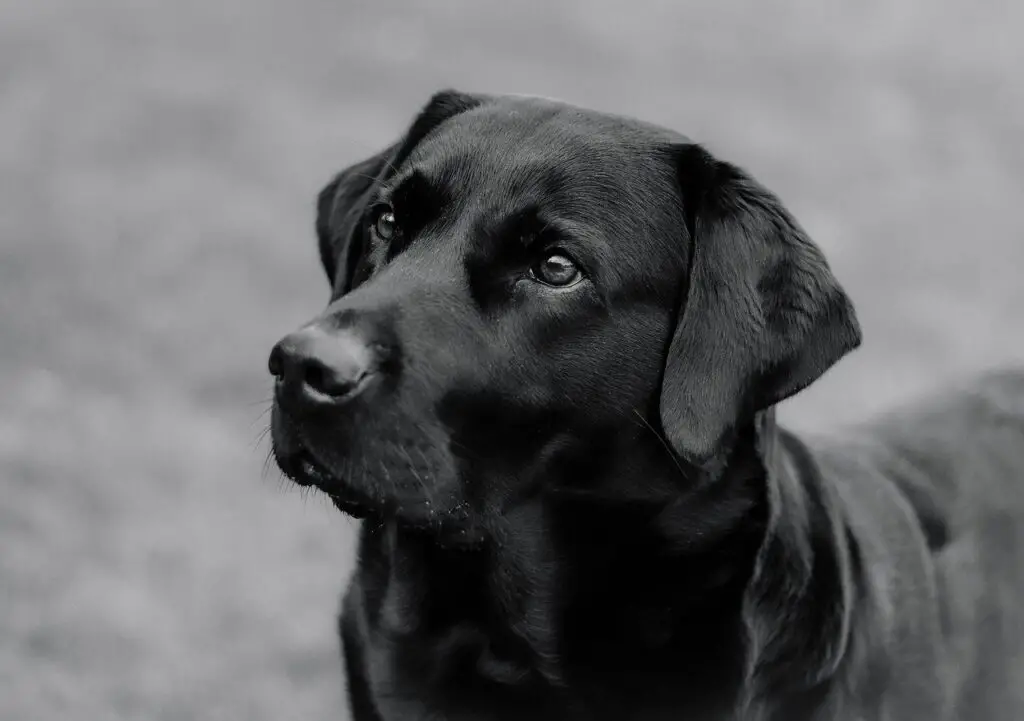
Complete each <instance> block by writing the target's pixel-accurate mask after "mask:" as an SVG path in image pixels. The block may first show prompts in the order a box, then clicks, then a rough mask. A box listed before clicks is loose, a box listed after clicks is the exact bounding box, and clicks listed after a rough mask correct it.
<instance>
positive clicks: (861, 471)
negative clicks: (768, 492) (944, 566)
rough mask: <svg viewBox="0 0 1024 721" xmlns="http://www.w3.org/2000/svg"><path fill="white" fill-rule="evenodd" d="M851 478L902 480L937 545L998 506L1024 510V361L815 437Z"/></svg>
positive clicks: (846, 479)
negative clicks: (1018, 366)
mask: <svg viewBox="0 0 1024 721" xmlns="http://www.w3.org/2000/svg"><path fill="white" fill-rule="evenodd" d="M809 442H810V443H811V444H812V445H813V446H814V447H815V452H816V454H817V456H818V457H819V459H820V460H821V463H822V465H823V466H824V468H823V472H824V473H828V474H829V475H830V476H833V477H835V478H836V479H837V480H838V482H840V483H841V484H843V485H852V486H854V488H853V489H851V490H852V491H853V492H856V491H857V489H856V488H855V487H856V486H857V485H858V484H861V485H864V486H870V485H873V484H874V483H883V484H887V485H891V486H893V487H895V489H896V490H897V491H898V492H899V493H900V495H901V496H902V497H903V499H904V500H905V501H906V503H907V504H909V506H910V507H911V508H912V509H913V511H914V513H915V514H916V516H917V518H918V521H919V522H920V524H921V527H922V530H923V531H924V533H925V536H926V538H927V540H928V544H929V546H930V547H931V548H932V549H933V550H938V549H940V548H942V547H943V546H945V545H946V544H947V543H948V542H949V541H950V539H951V538H952V537H954V536H956V535H957V534H959V533H963V532H964V531H966V530H968V529H970V528H971V527H973V526H976V525H977V524H979V523H983V522H984V519H985V517H986V516H987V515H989V514H992V513H1000V514H1003V513H1012V514H1015V515H1016V516H1017V517H1020V518H1024V503H1022V498H1024V493H1022V491H1024V477H1022V472H1021V470H1020V469H1021V468H1024V369H1022V370H1016V369H1006V370H995V371H989V372H986V373H983V374H980V375H976V376H974V377H972V378H969V379H966V380H961V381H959V382H956V383H951V384H949V385H948V386H947V387H946V388H945V389H943V390H941V391H938V392H932V393H930V394H928V395H927V396H926V397H923V398H919V399H917V400H914V401H910V402H906V403H903V404H901V405H899V406H897V407H895V408H893V409H891V410H889V411H888V412H886V413H884V414H883V415H881V416H879V417H877V418H874V419H872V420H870V421H868V422H865V423H862V424H861V425H859V426H857V427H854V428H847V429H844V431H843V433H842V434H831V435H828V436H819V437H816V438H813V439H810V440H809Z"/></svg>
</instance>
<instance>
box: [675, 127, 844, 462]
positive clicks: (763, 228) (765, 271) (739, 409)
mask: <svg viewBox="0 0 1024 721" xmlns="http://www.w3.org/2000/svg"><path fill="white" fill-rule="evenodd" d="M673 150H674V161H675V163H676V167H677V169H678V178H679V183H680V187H681V191H682V196H683V198H682V203H683V210H684V214H685V217H686V225H687V231H688V234H689V236H690V237H689V239H688V240H689V243H690V248H691V250H690V265H689V282H688V284H687V288H686V290H685V292H684V294H683V299H682V301H681V302H682V305H681V308H680V311H679V315H678V317H677V320H676V329H675V332H674V336H673V338H672V341H671V343H670V345H669V350H668V355H667V358H666V364H665V372H664V377H663V381H662V390H661V399H660V402H661V422H662V427H663V429H664V431H665V434H666V437H667V439H668V441H669V443H670V444H671V446H672V447H673V449H674V450H675V451H676V452H677V453H678V454H679V455H680V456H681V457H682V458H684V459H685V460H686V461H688V462H690V463H692V464H694V465H695V466H697V467H700V468H703V469H706V470H710V469H712V468H714V467H717V466H718V465H719V464H720V463H721V462H723V461H724V459H725V455H726V454H727V453H728V450H729V448H730V447H731V444H732V440H733V434H734V432H735V431H736V430H737V426H738V425H739V424H742V423H744V422H745V421H748V420H750V419H751V418H752V417H753V415H754V413H756V412H757V411H760V410H762V409H764V408H767V407H769V406H771V405H773V404H775V403H778V402H779V401H781V400H783V399H785V398H788V397H789V396H791V395H793V394H794V393H796V392H797V391H799V390H801V389H802V388H804V387H805V386H807V385H809V384H810V383H811V382H813V381H814V380H815V379H817V378H818V377H819V376H821V375H822V374H823V373H824V372H825V371H826V370H828V369H829V368H830V367H831V366H832V365H833V364H834V363H835V362H836V361H838V360H839V359H840V358H842V357H843V356H844V355H845V354H846V353H848V352H850V351H851V350H853V349H854V348H856V347H857V346H858V345H860V340H861V332H860V326H859V324H858V322H857V318H856V315H855V313H854V310H853V306H852V304H851V302H850V299H849V298H848V297H847V295H846V293H845V292H844V291H843V289H842V288H841V287H840V286H839V283H838V282H837V281H836V279H835V277H834V276H833V275H832V272H831V270H830V269H829V266H828V263H827V262H826V261H825V258H824V256H823V255H822V253H821V251H820V250H819V248H818V247H817V246H816V245H815V244H814V243H813V242H812V241H811V239H810V238H808V237H807V235H806V233H804V231H803V229H802V228H801V227H800V226H799V225H798V224H797V222H796V221H795V220H794V219H793V218H792V217H791V216H790V215H789V213H788V212H787V211H786V209H785V208H783V206H782V204H781V202H780V201H779V199H778V198H776V197H775V196H774V195H773V194H772V193H770V192H768V191H767V190H766V189H765V188H764V187H762V186H761V185H760V184H758V183H757V182H756V181H755V180H753V179H752V178H751V177H750V176H748V175H747V174H746V173H744V172H743V171H742V170H740V169H739V168H737V167H735V166H733V165H730V164H728V163H725V162H721V161H719V160H717V159H715V158H714V157H712V156H711V154H710V153H708V152H707V151H706V150H704V149H703V148H701V147H700V146H698V145H694V144H685V145H680V146H677V147H676V148H674V149H673Z"/></svg>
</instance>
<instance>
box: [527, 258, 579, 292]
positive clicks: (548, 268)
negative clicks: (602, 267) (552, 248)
mask: <svg viewBox="0 0 1024 721" xmlns="http://www.w3.org/2000/svg"><path fill="white" fill-rule="evenodd" d="M530 275H531V276H532V277H533V278H534V279H536V280H538V281H540V282H541V283H543V284H544V285H551V286H554V287H556V288H566V287H568V286H570V285H575V284H576V283H578V282H579V281H580V280H581V279H582V278H583V274H582V273H580V269H579V268H577V267H576V264H575V263H573V262H572V260H571V259H570V258H569V257H568V256H566V255H563V254H562V253H552V254H551V255H549V256H547V257H546V258H544V260H542V261H541V262H539V263H537V264H536V265H534V266H533V267H532V268H531V269H530Z"/></svg>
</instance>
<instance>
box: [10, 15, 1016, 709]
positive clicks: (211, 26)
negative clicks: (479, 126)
mask: <svg viewBox="0 0 1024 721" xmlns="http://www.w3.org/2000/svg"><path fill="white" fill-rule="evenodd" d="M1021 37H1024V4H1022V3H1018V2H1012V1H1010V0H1007V1H1006V2H998V1H995V0H993V1H990V2H970V1H969V0H960V1H959V2H936V1H935V0H870V1H862V2H857V3H853V2H831V3H827V2H826V3H823V2H819V1H817V0H783V1H782V2H755V1H753V0H751V2H749V3H745V4H736V3H730V2H724V1H722V0H707V1H705V2H689V3H675V2H670V1H668V0H665V1H663V2H640V1H637V2H629V3H615V2H610V1H595V0H591V1H590V2H583V1H582V0H517V1H516V2H515V3H512V2H508V3H502V4H501V5H500V6H499V4H498V3H490V4H484V3H481V2H478V1H474V0H432V1H431V2H429V3H427V2H423V3H415V4H414V3H409V2H388V3H373V4H370V3H354V2H344V1H342V0H289V2H283V1H280V0H279V1H277V2H271V0H245V2H242V1H241V0H238V1H232V0H91V1H90V2H85V1H84V0H23V1H22V2H18V1H17V0H13V1H12V0H0V719H3V720H4V721H30V720H35V719H39V720H43V721H50V720H57V719H60V720H63V719H68V718H80V719H89V721H103V720H105V719H156V720H161V719H168V720H178V719H185V720H187V719H225V720H230V721H237V720H238V719H247V720H249V721H260V720H262V719H267V720H268V721H269V720H270V719H274V720H275V721H281V720H282V719H341V718H344V717H345V714H344V711H343V710H342V707H343V686H342V682H341V675H340V674H341V663H340V660H339V656H338V643H337V640H336V637H335V628H334V614H335V611H336V607H337V604H338V596H339V593H340V591H341V589H342V587H343V585H344V580H345V577H346V575H347V574H348V573H349V571H350V569H351V563H352V533H353V525H352V523H351V522H350V521H348V520H346V519H345V518H343V517H341V516H340V514H338V513H337V512H336V511H335V510H334V509H333V507H331V506H329V504H327V503H326V502H324V501H322V500H321V498H319V497H317V496H315V495H303V494H302V493H300V492H298V491H297V490H295V489H292V488H290V487H289V486H287V484H285V483H283V482H282V481H281V480H280V478H279V476H278V475H277V474H276V472H275V471H273V470H271V471H270V472H266V473H264V472H263V464H264V460H265V458H266V454H267V446H266V443H265V441H261V440H260V438H259V436H260V433H261V431H262V430H263V429H264V427H265V425H266V421H267V418H266V416H265V415H263V413H264V411H265V410H266V407H267V403H266V401H267V398H268V396H269V383H268V378H267V374H266V371H265V359H266V356H267V353H268V351H269V349H270V347H271V345H272V344H273V343H274V342H275V341H276V340H277V339H278V338H279V337H280V336H281V335H282V334H284V333H285V332H286V331H288V330H290V329H292V328H293V327H294V326H296V325H297V324H299V323H300V322H303V321H304V320H306V319H307V318H308V317H310V316H311V315H313V314H314V313H315V312H317V311H318V310H319V309H320V308H321V307H322V305H323V304H324V302H325V301H326V298H327V286H326V283H325V281H324V279H323V277H322V274H321V270H320V268H319V265H318V261H317V253H316V248H315V241H314V237H313V229H312V228H313V201H314V196H315V194H316V192H317V191H318V190H319V189H320V187H321V186H322V185H323V184H324V183H325V182H326V181H327V180H328V178H329V177H330V175H331V174H332V173H333V172H334V171H336V170H338V169H340V168H341V167H342V166H343V165H346V164H348V163H351V162H354V161H355V160H358V159H361V158H363V157H365V156H367V155H369V154H370V153H372V152H375V151H376V150H378V149H379V148H381V147H383V146H384V145H385V144H387V143H389V142H391V141H392V140H393V139H395V138H396V137H397V135H398V134H399V133H400V132H402V130H403V129H404V126H405V124H406V123H407V122H408V121H409V120H410V119H411V117H412V115H413V113H415V112H416V110H417V109H418V108H419V106H420V105H421V104H422V103H423V102H425V101H426V99H427V98H428V97H429V95H430V94H431V93H432V92H433V91H434V90H436V89H439V88H440V87H444V86H454V87H457V88H459V89H464V90H481V91H490V92H503V91H507V92H517V93H529V94H539V95H548V96H556V97H560V98H563V99H566V100H569V101H572V102H575V103H578V104H583V105H589V106H593V107H596V108H599V109H604V110H610V111H615V112H620V113H625V114H630V115H636V116H640V117H643V118H645V119H647V120H652V121H656V122H660V123H663V124H667V125H670V126H672V127H675V128H677V129H678V130H681V131H683V132H685V133H687V134H688V135H690V136H691V137H694V138H696V139H698V140H701V141H703V142H705V143H707V144H708V145H709V146H710V147H711V148H712V149H713V150H714V151H715V152H717V153H718V154H720V155H722V156H723V157H725V158H728V159H731V160H733V161H736V162H738V163H740V164H741V165H744V166H746V167H747V168H748V169H750V170H751V171H752V172H753V173H754V174H755V175H756V176H757V177H759V178H760V179H761V180H762V181H763V182H764V183H765V184H767V185H768V186H769V187H771V188H773V189H774V190H776V191H777V192H778V193H779V194H780V195H781V197H782V198H783V199H784V201H786V202H787V204H788V205H789V207H790V208H791V209H792V210H793V212H794V213H795V214H796V216H797V217H798V218H800V219H801V220H802V222H803V224H804V225H805V226H806V227H807V229H808V230H809V231H810V233H811V235H812V236H814V237H815V238H816V239H817V241H818V242H819V243H820V244H821V245H822V246H823V247H824V248H825V250H826V253H827V254H828V256H829V258H830V260H831V262H832V265H833V267H834V269H835V271H836V273H837V275H838V276H839V277H840V279H841V280H842V281H843V282H844V283H845V285H846V287H847V289H848V290H849V291H850V293H851V295H852V296H853V298H854V300H855V302H856V303H857V305H858V308H859V311H860V317H861V320H862V322H863V325H864V330H865V344H864V346H863V348H862V349H861V350H860V351H858V352H857V353H855V354H854V355H853V356H851V357H849V358H848V359H847V360H845V361H844V362H842V363H841V364H840V365H839V366H838V367H837V368H836V369H835V370H834V371H833V372H831V373H830V374H828V375H827V376H826V378H825V379H824V380H823V381H822V382H820V383H819V384H817V385H816V386H815V387H814V388H813V389H811V390H809V391H807V392H806V393H804V394H803V395H801V396H800V397H799V398H798V399H796V400H794V401H792V402H790V403H788V404H787V405H786V407H785V409H784V410H783V412H782V416H783V418H784V419H785V420H788V421H789V422H790V423H791V425H794V426H797V427H802V428H815V427H818V426H820V425H823V424H829V425H831V424H836V423H846V422H851V421H855V420H858V419H860V418H863V417H865V416H867V415H869V414H870V413H872V412H875V411H878V410H880V409H882V408H884V407H886V406H887V405H889V404H892V403H895V402H898V401H899V400H900V399H903V398H906V397H908V396H912V395H915V394H918V393H920V392H923V391H926V390H928V389H931V388H935V387H939V386H941V385H942V384H943V383H945V382H946V381H947V380H948V379H950V378H952V377H956V376H962V375H963V374H966V373H969V372H972V371H974V370H977V369H981V368H983V367H987V366H992V365H999V364H1004V363H1024V335H1022V333H1021V332H1020V328H1021V313H1022V311H1024V281H1022V275H1024V220H1022V219H1021V203H1022V199H1024V84H1022V76H1021V74H1022V69H1024V43H1021V42H1020V38H1021Z"/></svg>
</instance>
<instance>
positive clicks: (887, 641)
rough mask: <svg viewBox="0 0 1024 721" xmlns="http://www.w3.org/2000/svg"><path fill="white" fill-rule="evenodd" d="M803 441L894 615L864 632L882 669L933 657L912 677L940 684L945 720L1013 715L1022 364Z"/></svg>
mask: <svg viewBox="0 0 1024 721" xmlns="http://www.w3.org/2000/svg"><path fill="white" fill-rule="evenodd" d="M813 445H814V446H815V452H816V456H817V459H818V462H819V463H820V465H821V466H822V472H823V476H824V477H825V478H828V479H830V480H831V481H832V482H834V483H835V484H836V486H837V488H838V491H839V493H840V494H841V495H842V496H843V497H844V499H845V501H846V503H845V505H846V507H847V509H848V512H849V513H850V517H851V520H850V526H851V528H852V529H853V534H854V535H855V537H856V540H857V546H858V549H859V551H860V552H861V554H862V559H861V561H862V563H863V566H864V572H865V576H866V577H867V578H869V579H871V581H870V582H869V585H871V586H872V588H870V589H868V593H869V595H871V596H873V597H874V599H875V601H876V603H875V605H874V607H875V612H876V613H878V614H879V615H880V616H886V615H890V617H891V619H893V623H892V624H882V626H883V627H885V628H888V630H889V632H890V635H889V637H888V638H879V639H874V641H873V643H876V644H884V645H885V646H886V649H887V652H888V653H889V654H891V655H892V657H893V658H895V659H896V662H895V665H896V667H895V668H894V669H893V673H894V674H896V673H900V674H917V673H919V671H918V669H920V671H921V672H923V671H924V670H925V669H927V667H928V663H924V661H925V659H920V658H918V657H919V655H920V654H926V655H932V654H934V656H935V659H934V660H935V661H936V662H937V666H936V668H937V669H938V673H937V674H936V675H934V676H932V677H929V675H928V674H924V673H922V678H921V684H928V683H934V684H938V685H939V686H938V688H939V689H941V691H942V694H941V695H942V696H943V697H944V701H943V705H944V706H945V709H946V710H947V712H948V713H950V715H949V716H948V717H949V718H953V719H965V720H967V719H971V720H973V719H978V720H979V721H981V720H985V721H991V720H993V719H1000V720H1001V719H1007V721H1009V719H1018V718H1020V717H1021V714H1022V713H1024V372H1016V371H1001V372H995V373H989V374H986V375H985V376H983V377H981V378H980V379H977V380H975V381H974V382H972V383H970V384H964V385H960V386H959V387H957V388H956V389H955V390H953V391H951V392H947V393H945V394H942V395H941V396H936V397H935V399H934V400H930V401H925V402H922V403H918V404H913V405H909V406H906V407H904V408H901V409H898V410H896V411H893V412H892V413H890V414H888V415H886V416H885V417H883V418H881V419H879V420H878V421H876V422H874V423H872V424H870V425H865V426H863V427H861V428H859V429H856V430H854V431H853V432H852V433H849V432H848V433H846V434H844V435H843V437H842V438H839V437H836V438H835V439H827V440H824V439H819V441H818V442H817V443H813ZM910 524H913V525H916V526H918V527H919V528H920V532H917V530H916V529H914V532H912V533H910V534H908V533H906V530H907V526H908V525H910ZM922 561H923V563H922ZM922 591H923V592H926V593H925V594H923V595H922ZM924 597H929V598H931V599H934V604H921V603H920V600H919V599H921V598H924ZM905 604H911V607H908V606H907V605H905ZM913 604H918V605H919V607H917V608H914V607H913ZM933 615H934V616H936V619H935V620H936V621H937V623H934V624H932V619H931V616H933ZM932 625H934V626H936V627H937V628H935V629H934V633H933V629H932V628H930V626H932ZM932 636H934V639H935V640H934V643H932V642H931V641H930V640H928V639H930V638H931V637H932ZM922 639H925V641H923V642H922ZM899 680H900V681H901V683H905V682H906V677H904V678H902V679H899ZM940 717H943V716H940ZM914 718H917V716H914Z"/></svg>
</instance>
